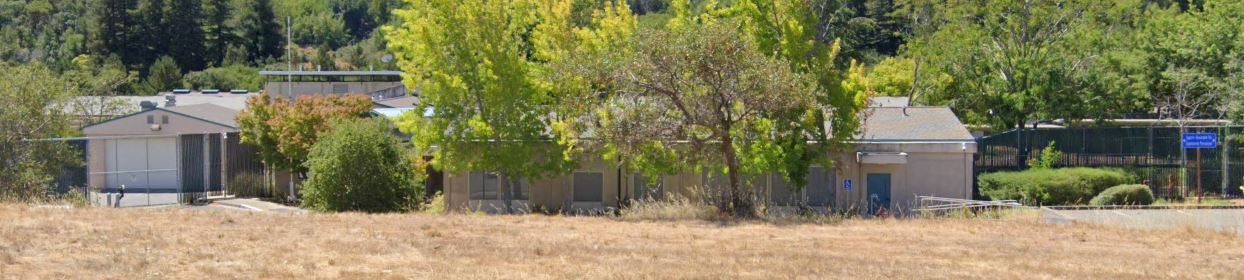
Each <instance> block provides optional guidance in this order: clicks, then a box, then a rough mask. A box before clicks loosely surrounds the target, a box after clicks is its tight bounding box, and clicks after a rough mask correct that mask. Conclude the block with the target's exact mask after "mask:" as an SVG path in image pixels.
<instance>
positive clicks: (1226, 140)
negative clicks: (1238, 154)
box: [1218, 127, 1231, 198]
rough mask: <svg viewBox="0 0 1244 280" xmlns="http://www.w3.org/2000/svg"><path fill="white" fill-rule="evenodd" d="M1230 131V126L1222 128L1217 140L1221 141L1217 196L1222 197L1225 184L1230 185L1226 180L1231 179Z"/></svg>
mask: <svg viewBox="0 0 1244 280" xmlns="http://www.w3.org/2000/svg"><path fill="white" fill-rule="evenodd" d="M1230 132H1231V128H1230V127H1227V128H1226V129H1223V133H1222V135H1221V137H1220V138H1219V141H1222V145H1220V149H1222V168H1221V170H1220V172H1219V173H1222V189H1221V190H1219V191H1218V196H1219V197H1223V198H1226V197H1227V186H1228V185H1230V184H1229V183H1228V182H1230V181H1231V152H1230V151H1231V140H1230V135H1229V134H1230Z"/></svg>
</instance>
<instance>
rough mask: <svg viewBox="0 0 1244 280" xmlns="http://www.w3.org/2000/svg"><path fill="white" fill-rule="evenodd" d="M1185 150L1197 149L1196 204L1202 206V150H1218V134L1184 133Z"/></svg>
mask: <svg viewBox="0 0 1244 280" xmlns="http://www.w3.org/2000/svg"><path fill="white" fill-rule="evenodd" d="M1182 143H1183V148H1184V149H1196V203H1197V204H1201V196H1203V195H1204V194H1203V193H1202V192H1201V149H1213V148H1218V134H1217V133H1184V134H1183V141H1182Z"/></svg>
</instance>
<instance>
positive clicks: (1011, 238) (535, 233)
mask: <svg viewBox="0 0 1244 280" xmlns="http://www.w3.org/2000/svg"><path fill="white" fill-rule="evenodd" d="M0 272H2V273H0V278H14V279H32V278H34V279H42V278H92V279H100V278H118V279H129V278H193V279H211V278H220V279H229V278H299V279H302V278H316V277H326V278H350V279H389V278H396V279H402V278H477V279H492V278H510V279H597V278H660V279H669V278H700V279H705V278H707V279H717V278H758V279H772V278H806V279H825V278H898V279H911V278H943V279H958V278H990V279H997V278H1002V279H1048V278H1058V279H1065V278H1082V279H1136V278H1181V279H1186V278H1209V279H1228V278H1236V277H1239V276H1240V275H1244V238H1241V237H1240V236H1237V235H1234V234H1227V233H1218V232H1210V231H1202V230H1194V229H1182V230H1165V231H1145V230H1130V229H1120V228H1109V227H1100V226H1091V225H1071V226H1056V225H1046V224H1043V223H1040V222H1039V221H1037V220H1036V218H1034V217H1032V216H1023V217H1015V218H1007V219H1004V220H958V219H947V220H903V221H896V220H886V221H878V220H848V221H844V222H841V223H836V224H829V225H806V224H805V225H773V224H761V223H735V224H718V223H710V222H699V221H680V222H625V221H618V220H615V219H612V218H601V217H550V216H538V215H528V216H479V215H422V214H393V215H367V214H265V213H241V212H209V211H194V210H186V209H163V210H153V209H123V210H115V209H52V208H34V207H30V206H25V205H0Z"/></svg>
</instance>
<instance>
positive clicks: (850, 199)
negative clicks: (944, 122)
mask: <svg viewBox="0 0 1244 280" xmlns="http://www.w3.org/2000/svg"><path fill="white" fill-rule="evenodd" d="M939 145H941V146H940V147H939ZM963 147H966V149H964V148H963ZM857 150H858V151H868V152H878V151H883V152H906V153H908V156H907V163H906V164H863V163H859V162H858V161H857V159H856V158H855V154H845V153H844V154H841V155H838V156H836V157H837V158H838V159H839V162H840V166H839V167H838V168H836V169H837V170H838V172H839V176H838V182H836V185H837V186H836V187H835V192H834V194H835V196H836V203H837V205H836V208H838V209H840V210H846V209H859V210H863V209H867V207H868V197H867V195H868V174H869V173H888V174H890V200H891V201H890V205H891V208H892V209H891V212H894V211H898V212H905V211H908V210H910V209H913V208H915V207H916V206H917V205H916V196H921V195H926V196H938V197H949V198H962V199H971V198H972V168H973V162H972V161H973V154H974V153H975V151H976V147H975V144H973V143H967V144H966V145H960V144H953V145H950V144H926V145H914V144H889V145H867V146H862V147H858V148H857ZM844 179H851V180H852V181H853V187H852V189H851V191H847V190H845V189H844V188H843V180H844Z"/></svg>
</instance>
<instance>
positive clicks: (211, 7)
mask: <svg viewBox="0 0 1244 280" xmlns="http://www.w3.org/2000/svg"><path fill="white" fill-rule="evenodd" d="M229 2H230V1H229V0H206V1H204V2H203V13H204V17H203V37H204V42H203V48H204V55H203V59H204V61H205V62H206V63H207V64H212V65H224V59H225V55H226V54H227V53H228V52H229V42H232V41H233V34H232V33H230V32H229V27H228V26H227V25H226V23H227V22H228V21H229V13H230V12H231V11H232V9H231V8H232V7H231V6H230V3H229Z"/></svg>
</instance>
